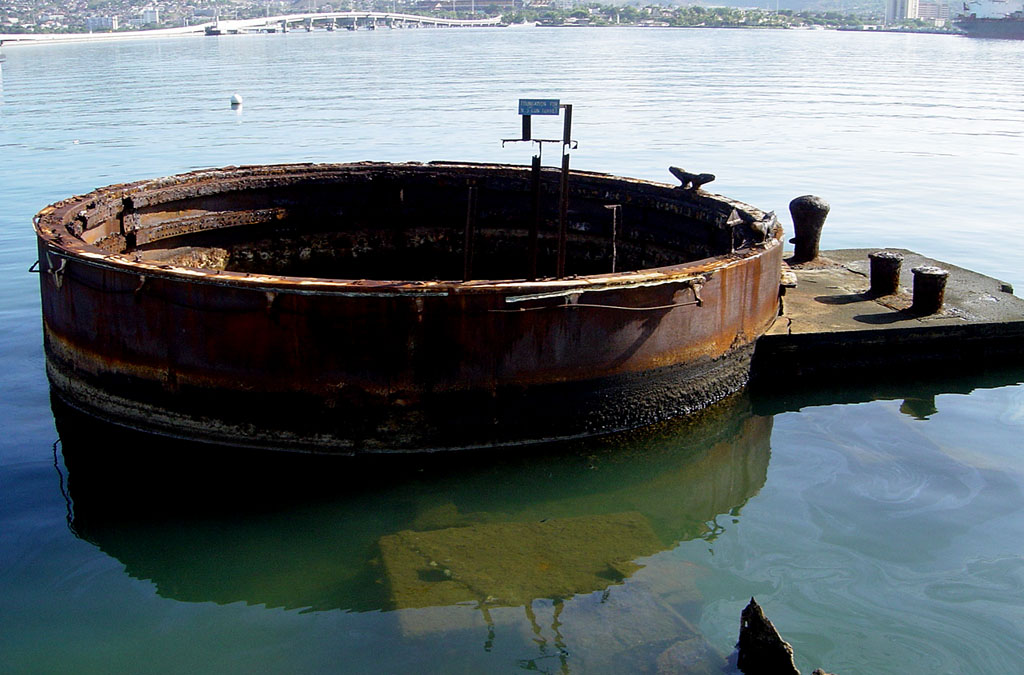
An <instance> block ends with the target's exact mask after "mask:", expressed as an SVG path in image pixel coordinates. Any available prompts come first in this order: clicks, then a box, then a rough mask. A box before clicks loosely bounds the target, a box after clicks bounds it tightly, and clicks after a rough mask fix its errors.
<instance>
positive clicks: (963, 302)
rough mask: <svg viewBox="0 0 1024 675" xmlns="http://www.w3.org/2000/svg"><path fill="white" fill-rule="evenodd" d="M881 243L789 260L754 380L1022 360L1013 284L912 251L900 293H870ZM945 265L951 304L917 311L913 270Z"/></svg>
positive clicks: (983, 367)
mask: <svg viewBox="0 0 1024 675" xmlns="http://www.w3.org/2000/svg"><path fill="white" fill-rule="evenodd" d="M874 250H875V249H844V250H833V251H822V252H821V255H820V256H819V257H818V258H816V259H815V260H812V261H810V262H805V263H801V264H795V265H792V266H791V269H792V271H793V272H794V273H795V275H796V277H797V286H796V287H795V288H789V289H787V291H786V294H785V296H784V297H783V300H782V311H781V313H780V315H779V317H778V318H777V319H776V321H775V323H774V324H773V325H772V327H771V329H770V330H769V331H768V332H767V333H766V334H765V335H764V336H763V337H761V338H760V339H759V340H758V343H757V348H756V351H755V354H754V365H753V372H752V379H753V380H754V382H755V383H758V382H765V381H773V380H779V379H786V380H789V381H793V380H797V379H800V378H812V379H813V378H821V377H826V378H827V377H837V376H838V377H844V378H845V377H849V378H851V379H860V380H863V379H872V378H882V379H884V378H886V377H888V376H895V375H897V374H913V373H915V372H917V373H924V372H929V371H934V370H935V369H941V370H943V371H945V372H946V373H947V374H955V373H977V372H983V371H989V370H993V369H998V368H1001V367H1006V366H1013V365H1019V364H1020V363H1021V362H1022V361H1024V299H1021V298H1018V297H1016V296H1015V295H1013V289H1012V288H1011V287H1010V285H1009V284H1006V283H1004V282H1001V281H999V280H997V279H993V278H991V277H987V276H984V275H982V274H978V273H976V272H972V271H970V270H966V269H963V268H961V267H957V266H956V265H951V264H949V263H946V262H942V261H938V260H933V259H931V258H927V257H925V256H922V255H920V254H917V253H914V252H912V251H907V250H901V249H889V250H891V251H896V252H898V253H901V254H902V255H903V257H904V259H903V265H902V271H901V277H900V285H899V288H898V289H897V292H896V293H894V294H891V295H884V296H881V297H872V296H871V295H870V294H869V293H868V289H869V287H870V275H869V259H868V254H869V253H871V252H873V251H874ZM920 266H935V267H940V268H942V269H945V270H948V271H949V277H948V279H947V282H946V290H945V302H944V305H943V307H942V309H941V310H939V311H938V312H937V313H935V314H931V315H927V316H921V315H919V314H917V313H915V312H914V311H912V310H911V305H912V295H911V286H912V283H913V282H912V273H911V270H912V269H913V268H915V267H920Z"/></svg>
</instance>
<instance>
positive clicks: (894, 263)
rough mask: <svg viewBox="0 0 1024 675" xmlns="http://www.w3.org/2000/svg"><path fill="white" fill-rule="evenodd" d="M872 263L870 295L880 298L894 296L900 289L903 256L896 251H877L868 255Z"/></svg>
mask: <svg viewBox="0 0 1024 675" xmlns="http://www.w3.org/2000/svg"><path fill="white" fill-rule="evenodd" d="M868 259H869V260H870V261H871V289H870V290H869V291H868V293H869V294H870V295H873V296H875V297H880V296H883V295H892V294H893V293H895V292H896V291H897V289H899V287H900V267H901V266H902V265H903V254H902V253H897V252H896V251H875V252H874V253H868Z"/></svg>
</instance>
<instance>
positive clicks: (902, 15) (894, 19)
mask: <svg viewBox="0 0 1024 675" xmlns="http://www.w3.org/2000/svg"><path fill="white" fill-rule="evenodd" d="M917 14H918V10H917V0H885V22H886V23H899V22H900V21H904V20H906V19H916V18H917Z"/></svg>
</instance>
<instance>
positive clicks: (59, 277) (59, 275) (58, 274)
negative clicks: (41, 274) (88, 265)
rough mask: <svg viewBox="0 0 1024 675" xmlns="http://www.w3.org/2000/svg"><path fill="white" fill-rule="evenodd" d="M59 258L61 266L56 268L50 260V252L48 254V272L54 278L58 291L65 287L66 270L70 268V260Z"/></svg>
mask: <svg viewBox="0 0 1024 675" xmlns="http://www.w3.org/2000/svg"><path fill="white" fill-rule="evenodd" d="M59 257H60V266H59V267H54V266H53V260H52V259H51V258H50V252H49V251H47V252H46V271H47V272H49V273H50V274H51V275H52V276H53V283H54V284H55V285H56V286H57V288H58V289H59V288H60V287H61V286H63V285H64V268H66V267H67V266H68V259H67V258H65V257H63V256H59Z"/></svg>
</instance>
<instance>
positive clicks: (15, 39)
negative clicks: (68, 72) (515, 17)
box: [0, 11, 502, 45]
mask: <svg viewBox="0 0 1024 675" xmlns="http://www.w3.org/2000/svg"><path fill="white" fill-rule="evenodd" d="M500 25H502V23H501V17H500V16H496V17H491V18H487V19H446V18H443V17H437V16H422V15H419V14H403V13H400V12H365V11H362V12H361V11H349V12H305V13H296V14H283V15H279V16H266V17H258V18H255V19H219V20H216V21H210V22H207V23H200V24H195V25H193V26H181V27H178V28H158V29H154V30H139V31H123V32H117V33H20V34H6V35H5V34H3V33H0V42H2V43H4V44H8V45H16V44H31V43H37V44H38V43H52V42H79V41H84V40H126V39H132V38H149V37H173V36H178V35H230V34H236V33H261V32H262V33H267V32H287V31H292V30H314V29H326V30H334V29H336V28H339V29H348V30H355V29H377V28H477V27H492V26H500Z"/></svg>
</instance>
